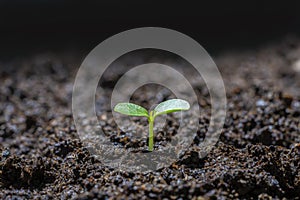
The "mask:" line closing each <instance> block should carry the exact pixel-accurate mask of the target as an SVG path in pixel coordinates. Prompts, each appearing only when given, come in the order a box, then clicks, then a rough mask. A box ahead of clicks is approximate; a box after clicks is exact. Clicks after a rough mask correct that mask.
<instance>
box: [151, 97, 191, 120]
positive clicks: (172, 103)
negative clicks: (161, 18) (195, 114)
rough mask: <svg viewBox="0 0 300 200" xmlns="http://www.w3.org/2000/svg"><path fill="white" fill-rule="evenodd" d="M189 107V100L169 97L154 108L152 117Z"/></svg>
mask: <svg viewBox="0 0 300 200" xmlns="http://www.w3.org/2000/svg"><path fill="white" fill-rule="evenodd" d="M188 109H190V104H189V102H187V101H185V100H182V99H171V100H167V101H164V102H162V103H160V104H158V105H157V106H156V107H155V108H154V110H153V111H154V117H156V116H158V115H163V114H168V113H172V112H177V111H182V110H188Z"/></svg>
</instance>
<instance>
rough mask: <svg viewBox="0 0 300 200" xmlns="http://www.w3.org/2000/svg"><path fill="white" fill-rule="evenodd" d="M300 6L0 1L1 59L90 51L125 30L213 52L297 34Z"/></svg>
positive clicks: (291, 4) (247, 46)
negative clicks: (154, 29) (160, 32)
mask: <svg viewBox="0 0 300 200" xmlns="http://www.w3.org/2000/svg"><path fill="white" fill-rule="evenodd" d="M299 8H300V7H299V3H297V2H296V1H295V2H277V1H248V2H243V1H220V2H219V1H207V2H205V3H199V2H198V3H196V2H195V1H193V2H192V1H180V2H175V1H163V2H162V1H160V2H154V1H137V0H133V1H121V0H112V1H92V0H87V1H82V2H80V1H58V0H52V1H50V0H28V1H23V0H2V1H0V59H11V58H14V57H20V56H27V55H29V54H34V53H36V52H43V51H54V52H55V51H63V50H66V49H77V50H78V51H81V52H83V53H84V52H88V51H90V50H91V49H92V48H93V47H95V46H96V45H97V44H98V43H100V42H101V41H103V40H104V39H106V38H107V37H109V36H111V35H113V34H116V33H119V32H121V31H124V30H127V29H131V28H137V27H144V26H159V27H166V28H171V29H175V30H178V31H180V32H183V33H185V34H187V35H189V36H191V37H193V38H194V39H196V40H197V41H198V42H199V43H200V44H201V45H202V46H204V47H205V48H206V49H207V50H208V51H209V53H212V54H216V53H218V52H220V51H223V50H224V49H225V50H226V49H237V48H246V49H247V48H252V47H256V46H258V45H263V44H265V43H268V42H271V41H274V40H276V39H278V38H281V37H284V36H286V35H289V34H292V35H298V33H299V30H300V26H299V25H300V14H299Z"/></svg>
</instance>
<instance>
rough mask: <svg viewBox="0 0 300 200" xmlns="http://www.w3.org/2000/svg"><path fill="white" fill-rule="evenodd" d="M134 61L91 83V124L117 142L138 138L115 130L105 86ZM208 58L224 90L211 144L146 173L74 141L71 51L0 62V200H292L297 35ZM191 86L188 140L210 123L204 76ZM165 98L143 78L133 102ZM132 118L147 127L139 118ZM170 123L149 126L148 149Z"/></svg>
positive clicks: (298, 114)
mask: <svg viewBox="0 0 300 200" xmlns="http://www.w3.org/2000/svg"><path fill="white" fill-rule="evenodd" d="M137 55H139V54H138V53H137V54H136V55H135V56H137ZM147 55H149V54H147ZM159 55H161V54H155V53H153V54H151V56H152V57H151V58H157V57H159ZM135 59H136V58H135V57H134V56H132V57H129V58H128V57H127V60H126V59H123V60H122V59H121V61H119V62H118V63H115V67H112V70H111V72H107V73H106V75H105V76H103V77H102V79H101V81H100V84H101V85H102V86H103V87H104V88H105V95H101V96H99V93H97V95H96V99H97V101H96V108H97V111H99V110H102V111H101V112H100V111H99V112H98V116H99V119H101V124H100V125H101V126H102V128H103V130H104V132H105V133H107V134H109V135H110V136H108V137H110V141H111V144H112V145H116V146H117V147H119V148H137V149H138V148H144V147H147V142H146V140H145V139H141V140H135V139H134V138H132V133H133V132H134V130H130V129H129V130H128V131H127V132H123V131H120V129H118V127H117V126H116V124H115V122H114V120H113V118H112V115H111V111H110V109H109V108H110V107H109V106H110V105H109V98H110V94H111V91H112V89H113V85H114V84H115V82H116V81H117V79H118V78H119V77H120V75H121V74H122V73H124V71H122V72H119V71H118V69H125V68H126V67H124V66H127V65H128V64H132V63H135V64H136V63H139V62H135ZM150 60H151V59H150ZM214 60H215V61H216V63H217V65H218V67H219V69H220V72H221V74H222V76H223V79H224V83H225V87H226V92H227V98H228V99H227V100H228V102H227V117H226V122H225V124H224V129H223V132H222V134H221V136H220V139H219V141H218V143H217V144H216V145H215V147H214V148H213V150H212V151H211V152H209V154H208V155H207V156H206V157H204V158H199V157H198V152H197V150H195V149H192V148H191V149H189V150H187V152H186V153H185V155H184V156H183V157H181V158H180V159H178V161H176V162H174V163H172V164H170V166H169V167H166V168H162V169H159V170H157V171H154V172H148V173H133V172H125V171H120V170H118V168H111V167H107V166H104V165H103V164H102V163H101V162H100V161H99V160H97V159H95V157H93V155H91V154H90V153H89V151H88V150H87V149H86V148H85V146H84V145H83V144H82V142H81V141H80V139H79V137H78V135H77V132H76V127H75V125H74V121H73V118H72V112H71V103H72V102H71V99H72V89H73V88H72V86H73V82H74V79H75V75H76V70H77V69H78V67H79V65H80V60H79V59H78V56H77V55H74V54H72V53H69V54H68V53H65V54H59V55H55V54H51V53H45V54H40V55H35V56H32V57H28V58H26V59H20V60H15V61H11V62H9V63H8V62H5V63H0V65H1V71H0V84H1V87H0V141H1V143H0V198H1V199H108V198H112V199H126V198H129V199H272V198H274V199H283V198H286V199H299V197H300V124H299V119H300V90H299V88H300V62H299V60H300V40H299V39H297V38H287V39H284V40H283V41H280V42H277V43H275V44H269V45H267V46H263V47H260V48H258V49H255V50H253V51H231V52H224V53H222V54H219V55H217V56H215V57H214ZM146 61H149V59H146ZM121 65H122V66H121ZM116 66H117V67H116ZM183 68H184V67H183ZM183 71H184V69H183ZM186 73H192V72H189V71H187V72H186ZM193 87H194V89H195V90H196V91H197V94H198V98H199V102H200V106H201V108H202V110H203V115H201V116H200V117H199V127H198V131H197V133H195V135H196V136H195V139H194V145H197V144H199V143H201V141H203V139H204V137H205V133H206V131H207V127H208V124H209V116H210V111H209V110H210V99H209V93H208V91H207V89H206V87H205V85H204V84H202V83H201V84H199V85H193ZM157 93H158V94H159V95H156V94H157ZM172 97H173V96H172V93H171V92H170V91H169V90H167V89H164V88H163V87H162V86H157V85H152V86H151V85H150V86H145V87H142V88H140V89H138V90H137V91H136V92H135V93H134V94H133V96H132V102H134V103H137V104H140V105H142V106H145V107H147V108H150V107H151V105H153V104H154V103H158V102H161V101H163V100H166V99H168V98H172ZM132 123H134V124H138V125H140V127H142V128H141V129H142V130H143V132H144V133H145V135H147V128H146V126H147V122H146V121H145V120H143V119H140V118H132ZM129 127H130V125H129ZM177 128H178V122H177V121H176V120H175V118H174V117H173V116H172V115H170V116H168V117H167V118H166V125H165V126H164V127H163V128H162V129H161V130H159V131H156V132H157V134H156V136H155V148H159V147H160V146H161V145H164V144H165V143H167V142H169V141H170V140H171V139H172V136H173V135H174V134H176V130H177Z"/></svg>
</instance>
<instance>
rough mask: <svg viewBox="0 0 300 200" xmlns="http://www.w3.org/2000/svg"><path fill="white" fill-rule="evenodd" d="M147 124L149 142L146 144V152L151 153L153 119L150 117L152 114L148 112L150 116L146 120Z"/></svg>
mask: <svg viewBox="0 0 300 200" xmlns="http://www.w3.org/2000/svg"><path fill="white" fill-rule="evenodd" d="M148 122H149V142H148V150H149V151H153V124H154V119H153V116H152V112H150V116H149V118H148Z"/></svg>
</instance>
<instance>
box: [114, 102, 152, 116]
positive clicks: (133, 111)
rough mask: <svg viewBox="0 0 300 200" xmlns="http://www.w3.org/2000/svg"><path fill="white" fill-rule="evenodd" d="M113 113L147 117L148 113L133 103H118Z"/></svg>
mask: <svg viewBox="0 0 300 200" xmlns="http://www.w3.org/2000/svg"><path fill="white" fill-rule="evenodd" d="M114 111H115V112H118V113H121V114H124V115H129V116H143V117H149V115H148V111H147V110H146V109H145V108H143V107H141V106H139V105H136V104H133V103H118V104H117V105H116V106H115V108H114Z"/></svg>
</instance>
